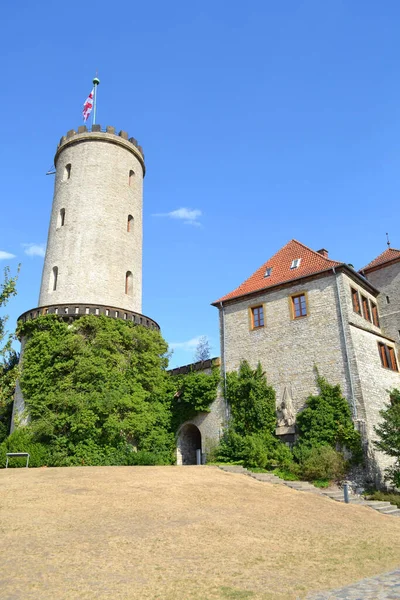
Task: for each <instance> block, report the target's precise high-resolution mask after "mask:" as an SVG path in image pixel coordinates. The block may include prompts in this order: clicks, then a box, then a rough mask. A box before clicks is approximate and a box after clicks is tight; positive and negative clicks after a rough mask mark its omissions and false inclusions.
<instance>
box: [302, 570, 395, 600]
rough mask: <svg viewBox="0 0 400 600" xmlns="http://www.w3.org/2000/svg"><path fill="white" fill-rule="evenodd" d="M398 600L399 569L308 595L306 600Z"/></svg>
mask: <svg viewBox="0 0 400 600" xmlns="http://www.w3.org/2000/svg"><path fill="white" fill-rule="evenodd" d="M395 599H400V569H397V570H396V571H392V572H391V573H384V574H383V575H378V576H377V577H369V578H368V579H363V580H362V581H359V582H358V583H355V584H353V585H347V586H346V587H343V588H340V589H338V590H330V591H328V592H319V593H318V594H309V595H308V596H307V600H395Z"/></svg>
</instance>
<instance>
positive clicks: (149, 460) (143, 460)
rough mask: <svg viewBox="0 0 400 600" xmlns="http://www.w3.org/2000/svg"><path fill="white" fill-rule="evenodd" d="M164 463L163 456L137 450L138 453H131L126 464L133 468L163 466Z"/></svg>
mask: <svg viewBox="0 0 400 600" xmlns="http://www.w3.org/2000/svg"><path fill="white" fill-rule="evenodd" d="M166 462H167V461H166V460H165V457H164V456H163V455H160V454H157V453H155V452H148V451H147V450H139V452H131V454H130V457H129V463H128V464H130V465H135V466H155V465H165V464H166Z"/></svg>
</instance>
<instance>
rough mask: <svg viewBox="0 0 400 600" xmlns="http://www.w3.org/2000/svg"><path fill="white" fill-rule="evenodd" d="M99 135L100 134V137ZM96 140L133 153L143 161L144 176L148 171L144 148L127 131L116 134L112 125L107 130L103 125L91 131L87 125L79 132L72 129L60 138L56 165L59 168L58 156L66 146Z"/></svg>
mask: <svg viewBox="0 0 400 600" xmlns="http://www.w3.org/2000/svg"><path fill="white" fill-rule="evenodd" d="M98 134H100V137H99V136H98ZM96 140H107V141H108V142H110V143H115V144H121V145H122V146H123V147H125V148H126V149H127V150H130V151H131V152H133V153H134V154H135V155H136V156H137V157H138V159H139V160H141V163H142V168H143V174H144V173H145V170H146V169H145V164H144V152H143V148H142V146H140V144H139V143H138V141H137V140H136V139H135V138H134V137H129V134H128V133H127V132H126V131H123V130H121V131H120V132H119V133H116V132H115V127H112V126H111V125H107V126H106V128H105V129H102V127H101V125H93V126H92V129H91V130H89V129H88V128H87V127H86V125H80V126H79V127H78V129H77V130H75V129H70V130H69V131H67V134H66V135H63V136H62V137H61V138H60V141H59V143H58V145H57V151H56V154H55V157H54V164H55V165H56V166H57V160H58V156H59V154H60V152H61V150H62V149H63V147H64V146H65V145H70V144H78V143H80V142H82V141H96ZM124 142H125V143H124ZM130 146H133V148H130Z"/></svg>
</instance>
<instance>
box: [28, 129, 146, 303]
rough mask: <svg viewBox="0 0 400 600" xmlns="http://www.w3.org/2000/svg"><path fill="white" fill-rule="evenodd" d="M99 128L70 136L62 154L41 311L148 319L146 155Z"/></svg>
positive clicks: (63, 143)
mask: <svg viewBox="0 0 400 600" xmlns="http://www.w3.org/2000/svg"><path fill="white" fill-rule="evenodd" d="M94 127H96V128H97V130H94V131H93V132H85V131H82V132H81V133H75V132H74V131H72V132H69V133H68V134H67V136H66V137H64V138H62V139H61V142H60V145H59V147H58V150H57V153H56V157H55V164H56V178H55V188H54V198H53V206H52V213H51V219H50V226H49V234H48V242H47V250H46V257H45V262H44V268H43V276H42V284H41V289H40V297H39V306H47V305H54V304H61V303H67V304H68V303H82V304H83V303H90V304H100V305H104V306H115V307H118V308H122V309H126V310H128V311H132V312H137V313H141V312H142V186H143V175H144V163H143V156H142V154H141V152H140V151H139V149H138V147H137V145H135V144H134V143H133V142H132V141H129V140H128V139H127V137H128V136H127V134H125V133H124V132H121V134H120V135H119V136H117V135H115V134H114V133H112V132H111V131H113V129H112V128H107V129H108V132H105V133H103V132H101V131H99V129H100V126H94ZM69 165H70V166H69ZM69 169H70V171H69ZM131 171H133V173H134V174H133V175H132V176H131V177H129V174H130V172H131ZM61 211H65V215H64V222H62V218H61ZM129 215H131V216H132V217H133V220H132V221H131V223H130V231H128V216H129ZM54 267H57V269H58V274H57V284H56V289H55V290H54V289H53V288H54V272H53V269H54ZM127 272H130V273H132V276H131V278H130V279H129V286H128V293H126V273H127Z"/></svg>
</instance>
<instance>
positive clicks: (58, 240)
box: [11, 125, 159, 431]
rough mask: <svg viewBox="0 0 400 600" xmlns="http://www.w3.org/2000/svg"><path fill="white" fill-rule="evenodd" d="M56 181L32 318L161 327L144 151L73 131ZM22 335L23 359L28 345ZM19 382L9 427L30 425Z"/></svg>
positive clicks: (124, 141) (99, 134)
mask: <svg viewBox="0 0 400 600" xmlns="http://www.w3.org/2000/svg"><path fill="white" fill-rule="evenodd" d="M54 164H55V167H56V173H55V176H56V179H55V185H54V197H53V206H52V211H51V217H50V226H49V233H48V239H47V249H46V256H45V260H44V266H43V273H42V284H41V287H40V296H39V306H38V307H37V308H33V309H30V310H28V311H27V312H25V313H23V314H22V315H21V316H20V317H19V319H18V320H21V321H27V320H30V319H35V318H37V317H39V316H41V315H46V314H57V315H59V316H60V317H62V318H63V319H66V320H68V321H72V320H74V319H77V318H79V317H81V316H83V315H88V314H90V315H105V316H108V317H111V318H114V319H115V318H116V319H124V320H126V321H131V322H133V323H135V324H137V325H142V326H144V327H149V328H151V329H159V326H158V324H157V323H156V322H155V321H153V320H152V319H150V318H149V317H146V316H145V315H143V314H142V204H143V177H144V173H145V165H144V155H143V150H142V148H141V146H139V145H138V143H137V141H136V140H135V139H134V138H129V137H128V134H127V133H126V132H125V131H120V132H119V133H118V134H116V133H115V129H114V127H106V129H105V131H102V129H101V126H100V125H93V127H92V129H91V131H89V130H88V129H87V128H86V126H81V127H78V130H77V131H75V130H71V131H68V133H67V135H66V136H63V137H62V138H61V140H60V143H59V144H58V147H57V151H56V155H55V158H54ZM25 341H26V340H24V339H21V359H22V355H23V349H24V344H25ZM24 406H25V403H24V398H23V395H22V391H21V388H20V386H19V383H17V387H16V392H15V396H14V405H13V416H12V425H11V431H12V430H13V429H14V427H15V424H16V419H17V415H18V419H19V421H20V422H21V423H24V422H26V418H27V416H26V415H25V413H24Z"/></svg>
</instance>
